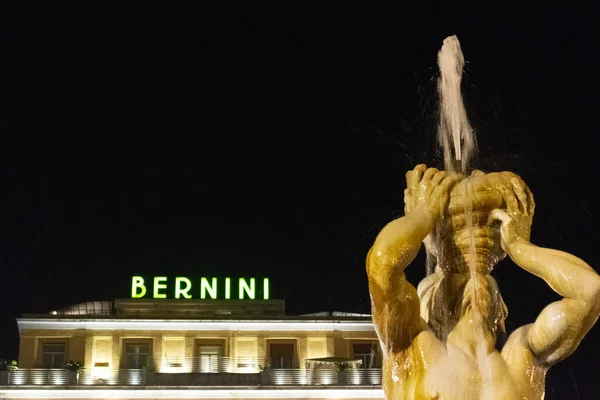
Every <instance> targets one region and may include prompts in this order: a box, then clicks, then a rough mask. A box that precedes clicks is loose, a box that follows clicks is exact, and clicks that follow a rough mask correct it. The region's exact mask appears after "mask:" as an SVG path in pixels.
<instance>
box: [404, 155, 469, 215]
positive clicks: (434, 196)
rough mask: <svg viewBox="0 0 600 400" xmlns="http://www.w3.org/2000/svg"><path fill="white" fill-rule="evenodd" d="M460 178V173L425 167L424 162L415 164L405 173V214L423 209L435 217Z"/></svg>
mask: <svg viewBox="0 0 600 400" xmlns="http://www.w3.org/2000/svg"><path fill="white" fill-rule="evenodd" d="M462 178H463V176H462V175H460V174H456V173H449V172H446V171H440V170H438V169H437V168H427V166H426V165H425V164H420V165H417V166H416V167H415V169H414V170H412V171H409V172H407V173H406V190H405V191H404V212H405V214H406V215H408V214H410V213H412V212H414V211H415V210H417V209H425V210H427V211H429V212H430V213H431V214H432V215H433V217H434V218H435V219H437V218H438V217H439V216H440V215H441V214H442V213H443V211H444V209H445V208H446V206H447V205H448V200H449V199H450V191H451V190H452V187H453V186H454V185H455V184H456V183H457V182H458V181H460V180H461V179H462Z"/></svg>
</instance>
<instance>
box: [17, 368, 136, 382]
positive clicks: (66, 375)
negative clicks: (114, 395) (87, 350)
mask: <svg viewBox="0 0 600 400" xmlns="http://www.w3.org/2000/svg"><path fill="white" fill-rule="evenodd" d="M146 382H147V378H146V371H145V370H143V369H122V370H115V369H96V370H94V371H86V370H81V371H78V372H74V371H69V370H66V369H42V368H34V369H22V368H19V369H16V370H13V371H10V372H9V373H8V382H7V383H8V384H9V385H50V386H54V385H122V386H132V385H145V384H146Z"/></svg>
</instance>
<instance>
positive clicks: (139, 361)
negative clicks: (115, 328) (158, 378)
mask: <svg viewBox="0 0 600 400" xmlns="http://www.w3.org/2000/svg"><path fill="white" fill-rule="evenodd" d="M149 356H150V345H149V344H144V343H137V344H136V343H127V344H125V366H126V368H129V369H141V368H144V367H145V366H146V365H147V359H148V357H149Z"/></svg>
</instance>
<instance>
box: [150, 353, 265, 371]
mask: <svg viewBox="0 0 600 400" xmlns="http://www.w3.org/2000/svg"><path fill="white" fill-rule="evenodd" d="M268 364H269V363H268V361H267V360H266V359H265V358H264V357H217V356H199V357H154V358H148V369H150V370H154V371H156V372H166V373H189V372H197V373H238V374H249V373H250V374H251V373H257V372H260V371H261V369H262V368H263V367H264V366H265V365H268Z"/></svg>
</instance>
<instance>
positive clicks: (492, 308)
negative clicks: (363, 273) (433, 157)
mask: <svg viewBox="0 0 600 400" xmlns="http://www.w3.org/2000/svg"><path fill="white" fill-rule="evenodd" d="M406 182H407V189H406V191H405V194H404V201H405V215H404V216H403V217H401V218H399V219H396V220H394V221H392V222H390V223H389V224H387V225H386V226H385V228H383V230H382V231H381V232H380V233H379V235H378V236H377V239H376V240H375V243H374V244H373V247H372V248H371V250H370V251H369V254H368V256H367V274H368V278H369V291H370V292H371V300H372V312H373V321H374V323H375V327H376V329H377V333H378V335H379V340H380V342H381V346H382V350H383V356H384V365H383V388H384V391H385V394H386V397H387V398H388V399H398V400H421V399H422V400H425V399H439V400H471V399H472V400H475V399H484V400H505V399H511V400H512V399H527V400H534V399H536V400H537V399H543V398H544V387H545V375H546V371H547V370H548V368H549V367H551V366H552V365H554V364H555V363H557V362H558V361H560V360H562V359H564V358H565V357H567V356H569V355H570V354H571V353H573V351H574V350H575V349H576V348H577V346H578V345H579V343H580V341H581V340H582V338H583V337H584V336H585V334H586V333H587V332H588V331H589V330H590V329H591V327H592V326H593V324H594V323H595V322H596V319H597V318H598V314H599V313H600V276H599V275H598V274H597V273H596V272H595V271H594V270H593V269H592V268H591V267H590V266H589V265H587V264H586V263H585V262H583V261H582V260H580V259H579V258H577V257H575V256H572V255H570V254H568V253H565V252H562V251H558V250H552V249H546V248H542V247H537V246H535V245H533V244H532V243H530V242H529V234H530V228H531V222H532V217H533V212H534V208H535V205H534V201H533V195H532V193H531V191H530V190H529V188H528V187H527V185H526V184H525V183H524V182H523V180H522V179H521V178H520V177H519V176H517V175H515V174H513V173H510V172H497V173H489V174H484V173H483V172H481V171H474V172H473V173H472V174H471V176H470V177H468V178H467V177H465V176H464V175H461V174H458V173H449V172H445V171H439V170H437V169H435V168H427V167H426V166H425V165H418V166H417V167H416V168H415V169H414V170H413V171H410V172H408V173H407V174H406ZM465 193H469V197H470V199H471V201H468V200H467V199H468V198H469V197H468V196H466V195H465ZM468 216H470V218H467V217H468ZM421 243H425V248H426V250H427V252H428V255H429V256H430V257H432V258H433V259H434V260H435V261H436V268H435V272H434V273H432V274H430V275H429V276H427V277H426V278H425V279H424V280H423V281H422V282H421V283H420V284H419V286H418V289H415V287H414V286H412V285H411V284H410V283H409V282H408V281H407V280H406V276H405V274H404V269H405V268H406V267H407V266H408V265H409V264H410V263H411V261H412V260H413V259H414V258H415V256H416V255H417V253H418V251H419V249H420V247H421ZM507 254H508V256H509V257H510V258H511V259H512V260H513V261H514V262H515V264H517V265H518V266H520V267H521V268H523V269H524V270H526V271H528V272H530V273H532V274H534V275H536V276H538V277H540V278H542V279H543V280H544V281H546V283H547V284H548V285H550V287H551V288H552V289H553V290H554V291H555V292H557V293H558V294H559V295H560V296H562V300H560V301H557V302H555V303H552V304H550V305H548V306H547V307H546V308H545V309H544V310H543V311H542V312H541V314H540V315H539V317H538V318H537V319H536V321H535V322H534V323H532V324H529V325H525V326H523V327H521V328H519V329H517V330H516V331H514V332H513V333H512V334H511V335H510V336H509V338H508V341H507V342H506V344H505V345H504V346H503V348H502V349H501V350H497V349H496V338H497V334H498V333H499V331H503V330H504V320H505V318H506V315H507V310H506V306H505V305H504V302H503V300H502V297H501V296H500V293H499V291H498V286H497V284H496V281H495V280H494V278H492V277H491V276H490V272H491V271H492V269H493V267H494V266H495V265H496V264H497V263H498V262H500V261H501V260H502V259H503V258H504V257H505V256H506V255H507Z"/></svg>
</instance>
